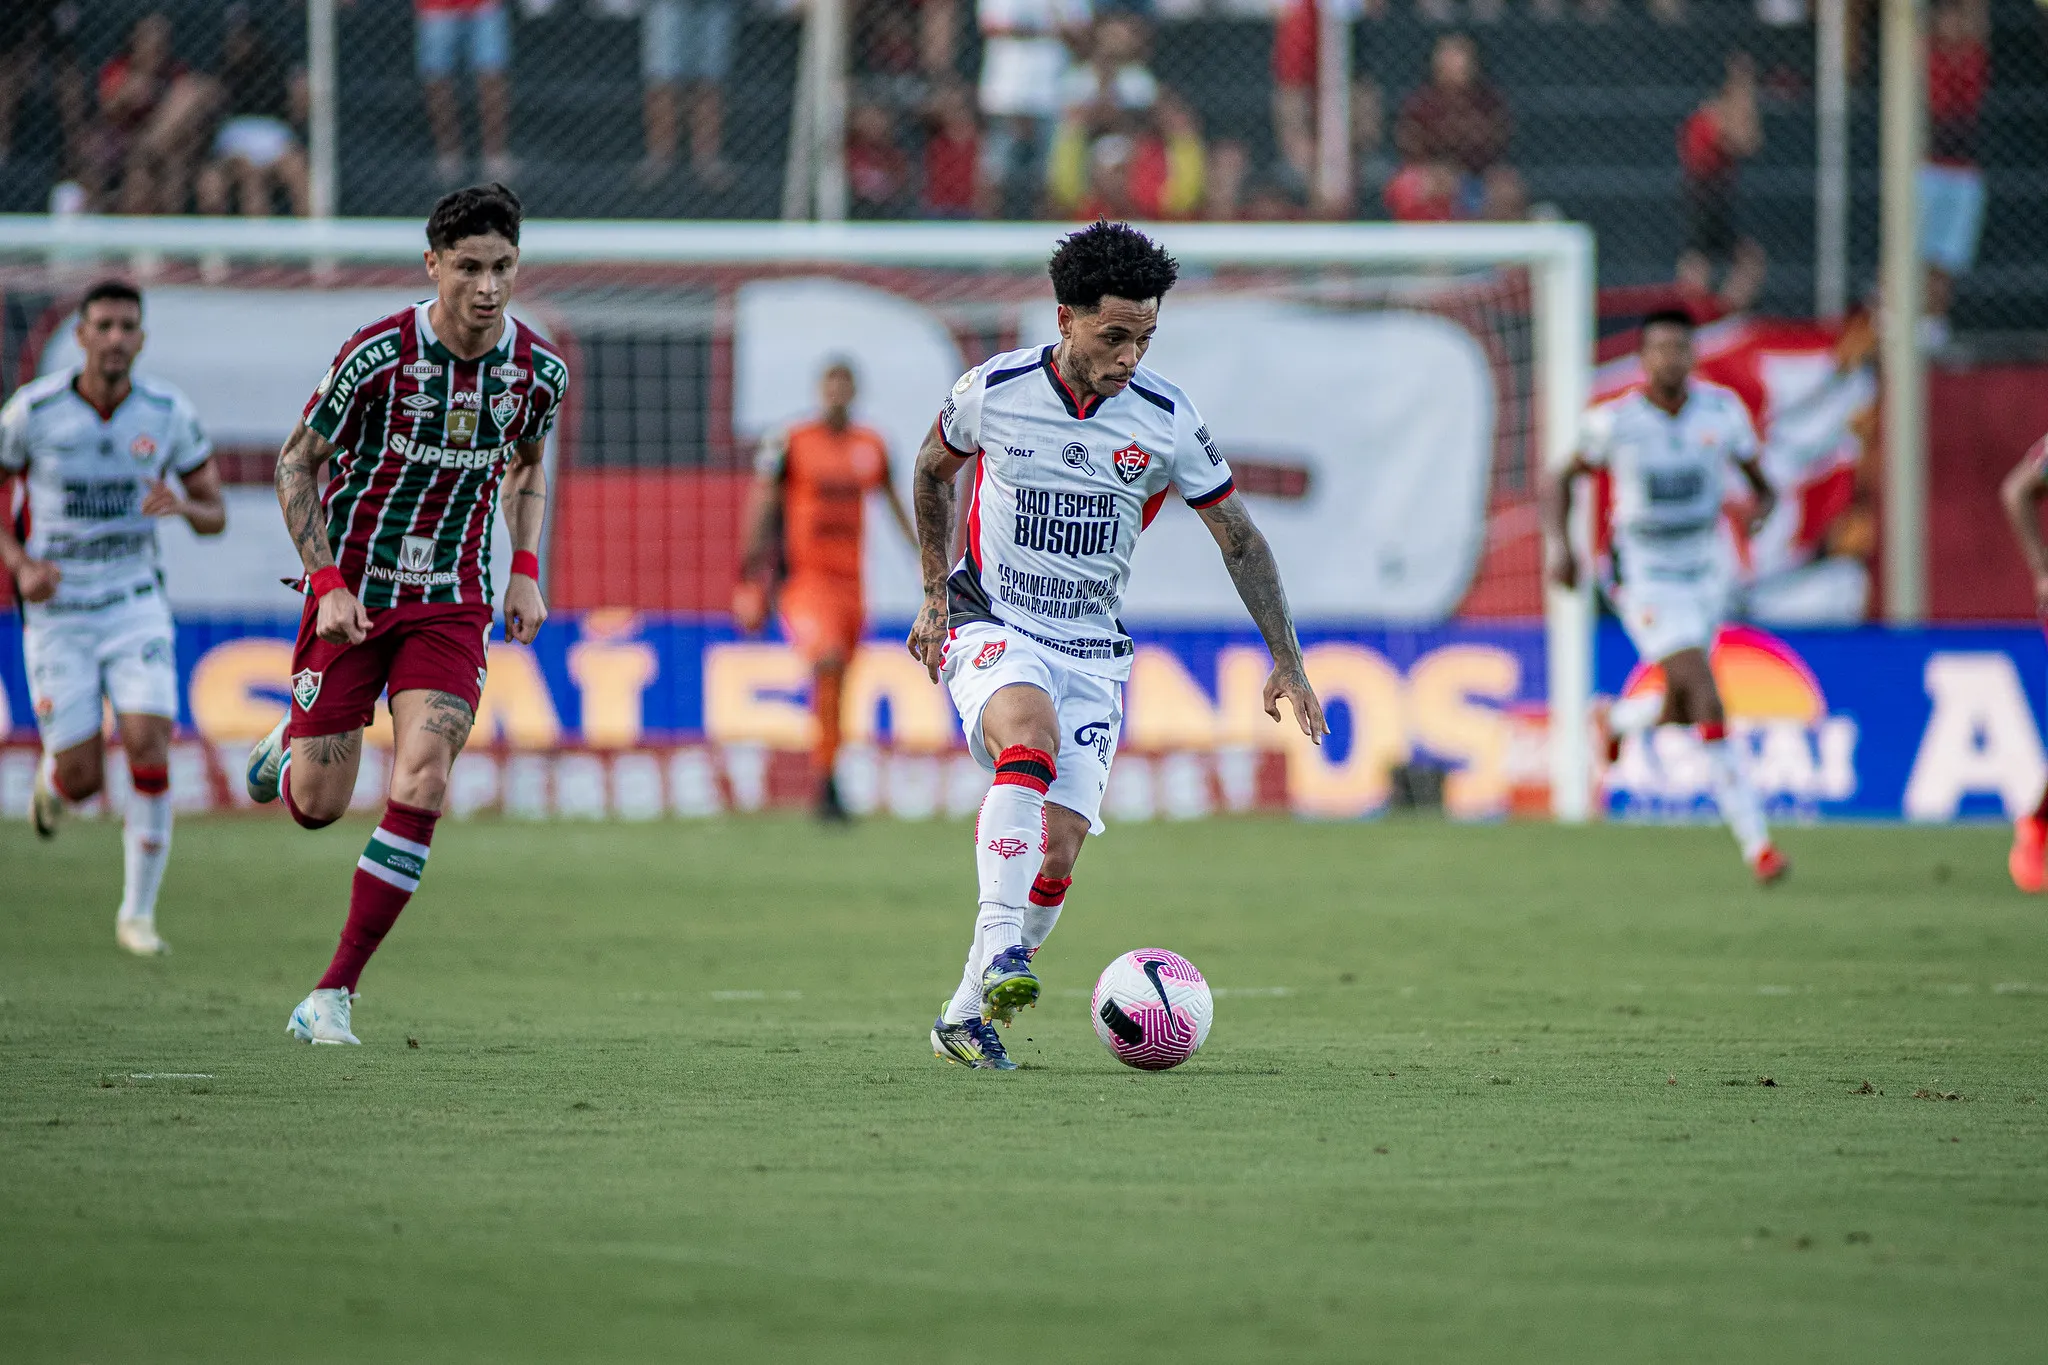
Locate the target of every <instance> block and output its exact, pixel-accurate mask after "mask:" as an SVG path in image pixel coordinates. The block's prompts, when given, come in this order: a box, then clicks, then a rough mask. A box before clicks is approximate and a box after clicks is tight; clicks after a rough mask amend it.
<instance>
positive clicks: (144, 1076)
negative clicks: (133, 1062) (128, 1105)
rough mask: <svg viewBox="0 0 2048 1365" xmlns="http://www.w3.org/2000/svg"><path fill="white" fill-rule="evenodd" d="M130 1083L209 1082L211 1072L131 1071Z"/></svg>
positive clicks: (211, 1077)
mask: <svg viewBox="0 0 2048 1365" xmlns="http://www.w3.org/2000/svg"><path fill="white" fill-rule="evenodd" d="M128 1079H129V1080H131V1081H210V1080H212V1079H213V1073H212V1072H211V1071H131V1072H129V1073H128Z"/></svg>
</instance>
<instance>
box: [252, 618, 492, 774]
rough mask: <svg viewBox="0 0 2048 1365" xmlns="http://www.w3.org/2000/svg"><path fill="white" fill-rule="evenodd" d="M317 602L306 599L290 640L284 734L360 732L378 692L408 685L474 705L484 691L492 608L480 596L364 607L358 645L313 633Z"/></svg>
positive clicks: (402, 689) (408, 688)
mask: <svg viewBox="0 0 2048 1365" xmlns="http://www.w3.org/2000/svg"><path fill="white" fill-rule="evenodd" d="M319 619H320V608H319V604H318V603H317V602H315V601H313V600H312V599H311V598H308V599H307V600H306V610H305V612H304V613H303V614H302V615H301V616H300V617H299V639H298V643H297V644H295V645H293V646H292V680H291V691H292V719H291V724H289V725H287V726H286V727H285V737H286V738H287V739H290V738H292V737H294V736H300V735H338V734H342V733H344V732H346V731H349V730H360V729H362V728H363V727H364V726H366V725H368V724H369V723H370V718H371V716H372V715H373V714H375V710H376V706H377V698H378V697H379V696H380V695H382V694H383V693H384V692H385V690H386V689H387V688H388V689H389V690H390V693H391V695H392V696H394V697H395V696H397V695H398V694H399V693H400V692H408V691H411V690H412V689H414V688H426V689H431V690H433V691H436V692H446V693H448V694H450V695H451V696H456V697H460V698H462V700H464V701H465V702H467V703H469V709H470V710H471V711H472V712H473V711H475V710H476V704H477V701H478V699H479V698H481V697H482V696H483V693H484V670H485V667H486V663H485V657H484V642H485V641H486V640H488V639H489V638H490V634H491V609H490V608H489V607H488V606H486V605H484V604H483V603H481V602H452V603H450V602H407V603H404V604H402V605H399V606H395V607H384V608H381V609H378V610H372V611H370V633H369V635H368V636H367V637H365V638H364V640H363V642H362V643H361V644H358V645H346V644H336V643H334V642H333V641H331V640H323V639H321V638H320V637H319V636H318V635H316V634H315V633H314V626H315V625H316V624H317V622H318V621H319Z"/></svg>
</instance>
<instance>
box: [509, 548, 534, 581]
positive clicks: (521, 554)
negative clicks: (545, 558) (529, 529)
mask: <svg viewBox="0 0 2048 1365" xmlns="http://www.w3.org/2000/svg"><path fill="white" fill-rule="evenodd" d="M512 572H513V573H523V574H525V575H526V576H527V577H528V578H531V579H532V580H533V581H534V582H536V583H538V582H540V556H539V555H537V554H535V553H534V552H533V551H531V550H514V551H513V552H512Z"/></svg>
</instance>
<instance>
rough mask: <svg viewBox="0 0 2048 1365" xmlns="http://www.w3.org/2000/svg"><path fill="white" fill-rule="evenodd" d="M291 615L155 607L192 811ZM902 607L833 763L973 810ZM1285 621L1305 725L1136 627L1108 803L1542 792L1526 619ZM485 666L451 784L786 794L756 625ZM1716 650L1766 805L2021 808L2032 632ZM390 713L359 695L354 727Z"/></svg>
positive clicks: (226, 783)
mask: <svg viewBox="0 0 2048 1365" xmlns="http://www.w3.org/2000/svg"><path fill="white" fill-rule="evenodd" d="M294 626H295V622H293V621H292V620H289V619H281V618H239V617H226V616H195V617H191V618H188V619H186V620H184V621H181V622H180V624H179V627H178V641H177V657H178V670H179V697H180V714H179V721H180V732H181V736H182V738H181V746H180V754H181V755H182V757H180V758H179V759H178V760H177V761H176V762H174V765H173V770H174V771H173V784H174V789H177V790H180V791H181V793H182V795H181V800H183V801H184V802H185V803H186V804H188V805H189V806H191V807H193V808H208V807H212V806H222V805H231V804H234V803H235V801H236V800H237V797H236V795H235V789H236V784H235V783H234V781H233V780H232V775H233V773H234V771H235V768H236V763H237V755H238V754H239V753H240V752H242V751H243V750H245V748H246V745H247V744H248V742H249V741H250V740H252V739H254V738H255V737H257V736H259V735H261V734H262V733H264V732H265V731H267V730H268V729H269V728H270V726H271V725H272V724H273V723H274V722H275V720H276V718H277V716H278V714H279V712H280V710H281V709H282V707H283V706H284V704H285V698H286V692H285V688H286V679H287V678H288V677H289V675H290V672H291V668H290V660H291V639H292V633H293V629H294ZM900 632H901V626H900V624H897V623H885V624H884V625H882V626H878V627H877V629H876V630H875V631H874V633H873V634H872V635H871V637H870V640H869V643H868V644H866V645H865V646H863V648H862V649H861V650H860V652H859V654H858V655H857V657H856V659H855V661H854V665H853V667H852V669H851V671H850V674H849V678H848V685H847V689H846V690H847V701H848V717H847V726H846V731H847V738H848V741H849V750H848V754H847V756H845V757H843V758H842V765H843V771H842V774H841V777H842V786H843V787H846V788H848V789H850V790H853V791H854V792H855V793H856V794H857V795H856V798H855V799H856V801H857V802H861V803H864V804H865V806H866V808H867V809H872V810H884V811H895V812H897V813H902V814H932V813H936V812H938V811H941V810H953V809H956V808H965V809H971V808H972V802H973V801H974V800H978V791H979V789H980V786H982V785H985V778H984V777H981V776H979V775H978V774H977V773H976V772H975V771H974V770H973V765H972V760H971V759H968V758H967V757H966V755H965V752H964V748H963V746H962V744H961V741H960V731H959V721H958V718H957V717H956V716H955V715H954V714H953V711H952V707H951V705H950V703H949V702H948V700H947V698H946V694H945V692H944V690H943V689H942V688H936V687H933V686H932V685H931V683H930V682H929V680H928V679H927V678H926V676H925V673H924V669H923V667H922V665H920V664H919V663H918V662H917V661H916V660H914V659H912V658H911V657H910V656H909V655H908V653H906V652H905V651H904V649H903V647H902V644H901V639H902V636H901V633H900ZM1302 635H1303V641H1304V645H1305V646H1306V651H1307V657H1308V663H1309V671H1310V675H1311V677H1312V678H1313V679H1314V680H1315V682H1316V685H1317V688H1318V691H1319V692H1320V693H1321V695H1322V696H1323V698H1324V701H1325V704H1326V706H1327V708H1328V711H1329V715H1330V720H1331V724H1332V735H1331V738H1330V742H1329V743H1328V744H1326V745H1324V746H1322V747H1321V748H1315V747H1312V746H1310V745H1308V744H1307V743H1306V742H1305V741H1303V740H1302V738H1301V736H1300V734H1299V733H1298V731H1297V730H1296V728H1295V726H1294V725H1293V723H1292V720H1291V718H1289V719H1288V720H1287V721H1286V722H1285V723H1283V724H1280V725H1275V724H1274V723H1273V722H1272V721H1270V720H1269V719H1268V718H1267V717H1266V716H1265V714H1264V711H1263V705H1262V698H1261V693H1262V689H1263V686H1264V683H1265V679H1266V674H1267V670H1268V668H1269V666H1270V664H1269V661H1268V659H1267V657H1266V653H1265V650H1264V648H1263V646H1262V645H1261V644H1260V642H1259V639H1258V637H1257V635H1256V633H1254V632H1253V631H1252V630H1250V629H1249V628H1248V627H1245V628H1231V629H1216V628H1210V627H1200V626H1188V627H1164V628H1152V629H1146V630H1141V631H1139V632H1138V637H1137V638H1138V642H1139V650H1138V654H1137V657H1136V661H1135V664H1134V667H1133V671H1132V676H1131V681H1130V683H1129V685H1128V687H1127V688H1126V694H1125V718H1124V732H1123V742H1122V749H1121V754H1122V757H1120V758H1119V760H1118V764H1117V768H1116V776H1115V778H1114V779H1113V780H1112V783H1111V793H1110V796H1111V800H1110V805H1111V807H1112V809H1113V810H1121V811H1122V812H1123V813H1124V815H1125V818H1142V817H1143V816H1144V815H1147V814H1152V813H1157V814H1161V815H1169V816H1195V815H1202V814H1208V813H1211V812H1215V811H1226V810H1249V809H1291V810H1293V811H1296V812H1297V813H1301V814H1306V815H1315V816H1322V817H1327V818H1353V817H1358V816H1366V815H1372V814H1374V813H1376V812H1378V811H1380V810H1383V809H1385V808H1386V806H1387V805H1388V803H1389V801H1390V800H1391V799H1393V796H1394V792H1395V783H1394V775H1395V772H1396V770H1397V769H1399V768H1401V767H1402V766H1403V765H1415V766H1421V767H1427V768H1435V769H1439V770H1441V771H1442V772H1443V774H1444V781H1443V786H1442V795H1443V801H1444V805H1445V808H1446V810H1447V811H1448V813H1450V814H1452V815H1454V816H1457V817H1462V818H1494V817H1498V816H1502V815H1507V814H1532V815H1533V814H1542V813H1543V812H1544V811H1545V810H1546V809H1547V802H1548V787H1547V782H1548V765H1547V757H1546V755H1547V745H1548V742H1549V735H1548V725H1547V717H1546V708H1545V704H1544V697H1543V683H1544V657H1543V632H1542V629H1541V627H1540V625H1538V624H1536V623H1533V622H1532V623H1513V622H1509V623H1471V624H1468V623H1452V624H1449V625H1445V626H1442V627H1437V628H1432V629H1425V630H1388V629H1384V628H1378V627H1364V626H1356V627H1353V626H1335V625H1322V626H1311V627H1307V628H1305V629H1304V630H1303V632H1302ZM1597 663H1598V667H1597V669H1596V690H1597V691H1598V692H1599V693H1600V694H1601V695H1602V696H1603V697H1605V698H1617V697H1621V696H1624V695H1629V694H1632V693H1636V692H1640V691H1643V690H1646V689H1650V690H1654V689H1656V688H1659V687H1660V686H1661V682H1660V680H1659V679H1658V678H1657V677H1656V675H1655V672H1654V670H1646V669H1642V668H1640V667H1639V666H1638V665H1637V663H1636V661H1635V658H1634V653H1633V650H1632V649H1631V648H1630V646H1629V644H1628V642H1627V640H1626V639H1625V638H1624V637H1623V636H1622V634H1621V632H1620V630H1619V628H1618V627H1616V626H1615V625H1614V623H1612V622H1608V623H1605V624H1603V626H1602V629H1601V633H1600V636H1599V640H1598V656H1597ZM490 665H491V667H490V680H489V684H488V686H487V687H486V689H485V692H484V699H483V704H482V706H481V707H480V708H479V710H478V716H477V727H476V730H475V733H474V736H473V738H472V741H471V745H470V749H469V751H468V752H466V753H465V755H464V757H463V760H462V763H461V764H460V765H458V767H459V769H460V770H461V771H459V773H458V781H457V784H456V785H457V788H458V789H459V793H466V794H467V795H464V796H461V798H460V799H462V800H464V801H467V802H468V803H469V806H470V808H471V809H507V810H510V809H518V810H520V811H523V812H525V813H532V814H553V813H561V812H564V811H570V810H573V811H574V813H579V814H618V813H623V812H629V811H630V812H638V813H642V814H662V813H669V814H704V813H710V812H712V811H714V810H719V809H731V808H735V807H737V808H742V809H753V808H756V807H758V806H760V805H763V804H777V803H779V802H782V801H794V800H800V799H801V798H802V794H803V792H805V791H807V790H808V786H807V784H808V782H809V780H810V776H809V774H808V773H807V772H806V770H805V762H806V760H805V759H804V753H805V751H806V750H807V749H808V748H809V746H810V743H811V738H812V722H811V719H810V716H809V712H808V709H807V704H808V700H809V679H808V676H807V672H806V669H805V665H804V663H803V661H802V660H801V659H800V658H799V657H798V656H797V655H796V654H795V653H794V652H793V651H791V650H790V649H789V648H788V647H787V646H786V645H784V644H783V643H782V642H780V641H779V640H777V639H774V638H768V639H744V638H740V637H739V636H737V635H736V634H735V633H734V631H733V629H732V627H731V624H730V622H729V621H726V620H725V619H723V618H717V617H689V616H661V615H646V614H636V613H632V612H625V611H592V612H581V613H565V614H563V615H561V616H558V617H556V618H554V619H552V620H550V621H549V623H548V626H547V629H546V630H545V631H543V632H542V635H541V638H540V640H539V642H538V643H537V644H536V645H535V646H534V647H532V648H530V649H529V648H523V647H519V646H514V645H507V644H502V643H500V644H493V645H492V646H491V650H490ZM1714 671H1715V675H1716V678H1717V680H1718V682H1719V684H1720V687H1721V692H1722V696H1723V698H1724V700H1725V702H1726V705H1727V709H1728V713H1729V720H1730V732H1731V736H1732V738H1733V740H1734V742H1735V743H1736V744H1737V746H1738V752H1739V753H1741V754H1742V755H1743V758H1744V761H1745V762H1746V763H1747V765H1748V767H1749V771H1750V774H1751V777H1752V779H1753V780H1754V781H1755V782H1756V783H1757V785H1758V786H1759V787H1760V788H1761V790H1762V791H1763V792H1764V794H1765V796H1766V798H1767V800H1768V801H1769V803H1770V805H1771V807H1772V809H1773V811H1774V812H1775V813H1776V814H1778V815H1779V816H1780V817H1781V818H1782V817H1786V816H1790V817H1793V818H1813V819H1836V818H1849V819H1879V820H1898V819H1905V820H1915V821H1947V820H1955V819H1971V818H2005V817H2008V816H2010V815H2011V814H2013V813H2016V812H2018V811H2020V810H2024V809H2029V808H2031V807H2032V806H2033V804H2034V803H2035V801H2036V800H2037V799H2038V797H2039V794H2040V791H2041V786H2042V782H2043V779H2044V776H2048V760H2044V757H2043V744H2042V737H2041V736H2042V726H2043V719H2044V716H2048V641H2044V638H2043V636H2042V634H2041V632H2040V631H2039V630H2037V629H2034V628H2031V627H2018V626H2014V627H1971V628H1962V627H1954V628H1949V627H1942V628H1929V629H1923V630H1892V629H1888V628H1883V627H1862V628H1857V629H1850V630H1791V631H1782V632H1769V631H1764V630H1760V629H1757V628H1755V627H1749V626H1736V627H1730V628H1729V629H1727V630H1725V631H1724V632H1723V633H1722V635H1721V637H1720V639H1719V641H1718V642H1717V644H1716V647H1715V651H1714ZM388 725H389V721H388V718H386V717H384V716H382V715H380V717H379V719H378V722H377V723H376V724H375V725H373V727H372V730H371V734H370V738H371V741H372V744H373V745H375V744H377V743H378V742H379V741H380V740H381V739H384V738H386V737H387V736H388ZM1589 742H1590V741H1589ZM34 743H35V729H34V709H33V706H32V704H31V700H30V694H29V689H28V681H27V678H26V676H25V674H24V672H23V665H22V655H21V623H20V621H19V619H18V618H14V617H8V618H5V619H0V808H6V809H10V810H11V809H13V808H14V807H15V806H17V805H19V804H20V803H21V802H23V801H25V800H26V791H27V787H26V783H27V780H28V774H29V771H30V765H31V764H32V754H33V745H34ZM181 773H182V774H183V777H182V778H181V777H180V774H181ZM371 780H372V777H371V776H370V775H369V774H368V772H367V770H366V777H365V781H366V782H369V781H371ZM181 782H182V783H183V786H182V788H180V786H179V784H180V783H181ZM1707 788H1708V774H1707V765H1706V758H1705V755H1704V753H1703V752H1702V751H1701V749H1700V746H1699V742H1698V739H1697V737H1696V736H1695V735H1694V734H1693V733H1692V732H1691V731H1690V730H1687V729H1681V728H1676V727H1672V728H1666V729H1663V730H1659V731H1656V732H1653V733H1652V734H1651V735H1649V736H1646V737H1643V738H1641V739H1635V740H1631V741H1630V742H1629V743H1628V744H1627V745H1625V746H1624V748H1623V750H1622V753H1621V755H1620V758H1619V760H1618V761H1617V762H1616V763H1615V764H1614V765H1613V766H1612V767H1611V768H1608V769H1607V770H1606V771H1605V772H1604V773H1603V774H1602V792H1603V805H1604V808H1605V810H1606V811H1607V812H1608V813H1609V814H1610V815H1611V816H1614V817H1618V818H1644V819H1690V818H1700V817H1702V816H1705V815H1707V814H1708V813H1709V812H1708V808H1707V804H1706V803H1707V800H1708V797H1707Z"/></svg>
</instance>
